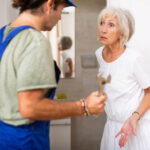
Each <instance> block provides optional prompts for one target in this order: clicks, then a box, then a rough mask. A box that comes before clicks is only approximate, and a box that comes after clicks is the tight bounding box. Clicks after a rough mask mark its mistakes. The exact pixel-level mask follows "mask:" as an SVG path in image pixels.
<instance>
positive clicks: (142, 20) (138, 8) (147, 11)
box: [107, 0, 150, 73]
mask: <svg viewBox="0 0 150 150" xmlns="http://www.w3.org/2000/svg"><path fill="white" fill-rule="evenodd" d="M107 6H115V7H121V8H125V9H129V10H130V11H131V13H132V14H133V16H134V18H135V34H134V35H133V37H132V39H131V41H130V42H129V45H130V46H132V47H134V48H135V49H136V50H138V51H139V52H140V53H141V55H143V56H144V61H145V65H147V71H148V72H149V73H150V67H149V65H150V59H149V58H150V38H149V34H150V19H149V17H150V1H149V0H107Z"/></svg>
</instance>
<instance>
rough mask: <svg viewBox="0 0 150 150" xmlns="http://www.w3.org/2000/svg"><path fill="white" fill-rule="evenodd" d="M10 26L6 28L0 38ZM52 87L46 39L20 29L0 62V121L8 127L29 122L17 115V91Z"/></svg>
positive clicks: (33, 31) (52, 71)
mask: <svg viewBox="0 0 150 150" xmlns="http://www.w3.org/2000/svg"><path fill="white" fill-rule="evenodd" d="M12 29H14V27H11V26H8V27H7V28H6V30H5V36H4V38H5V37H6V36H7V35H8V33H10V31H11V30H12ZM54 87H56V80H55V70H54V63H53V58H52V53H51V48H50V44H49V42H48V40H47V39H46V38H45V37H44V36H43V35H42V34H41V33H40V32H38V31H36V30H33V29H28V30H23V31H22V32H20V33H19V34H18V35H16V36H15V38H13V39H12V40H11V42H10V43H9V44H8V46H7V48H6V50H5V52H4V54H3V57H2V59H1V61H0V119H1V120H2V121H4V122H5V123H8V124H12V125H15V126H17V125H23V124H29V123H31V122H33V121H32V120H30V119H25V118H22V116H21V115H20V112H19V106H18V95H17V93H18V92H19V91H25V90H32V89H39V88H43V89H45V90H47V89H49V88H54Z"/></svg>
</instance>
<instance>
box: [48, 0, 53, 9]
mask: <svg viewBox="0 0 150 150" xmlns="http://www.w3.org/2000/svg"><path fill="white" fill-rule="evenodd" d="M53 6H54V0H48V1H47V8H48V11H51V9H53Z"/></svg>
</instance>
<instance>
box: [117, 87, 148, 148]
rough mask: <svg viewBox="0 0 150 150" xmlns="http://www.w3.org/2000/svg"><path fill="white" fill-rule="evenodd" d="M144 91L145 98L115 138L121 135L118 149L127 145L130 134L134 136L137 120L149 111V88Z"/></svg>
mask: <svg viewBox="0 0 150 150" xmlns="http://www.w3.org/2000/svg"><path fill="white" fill-rule="evenodd" d="M144 91H145V96H144V98H143V100H142V101H141V103H140V105H139V107H138V108H137V109H136V110H135V112H136V113H133V114H132V116H131V117H129V118H128V120H127V121H126V122H125V123H124V125H123V127H122V128H121V130H120V131H119V133H118V134H117V135H116V137H118V136H119V135H121V137H120V140H119V145H120V147H123V146H124V145H125V144H126V143H127V141H128V139H129V137H130V135H131V134H134V135H135V136H136V126H137V123H138V120H139V119H140V118H141V117H142V116H143V115H144V113H145V112H146V111H148V110H149V109H150V87H149V88H147V89H145V90H144Z"/></svg>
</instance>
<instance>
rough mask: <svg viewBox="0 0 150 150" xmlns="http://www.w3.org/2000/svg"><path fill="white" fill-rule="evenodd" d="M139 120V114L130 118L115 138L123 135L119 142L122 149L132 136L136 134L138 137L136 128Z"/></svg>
mask: <svg viewBox="0 0 150 150" xmlns="http://www.w3.org/2000/svg"><path fill="white" fill-rule="evenodd" d="M138 120H139V116H137V114H133V115H132V116H131V117H130V118H128V120H126V122H125V123H124V125H123V127H122V128H121V130H120V131H119V132H118V134H117V135H116V136H115V137H118V136H119V135H121V137H120V140H119V146H120V147H123V146H125V144H126V143H127V141H128V139H129V137H130V135H131V134H134V135H135V136H136V126H137V122H138Z"/></svg>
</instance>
